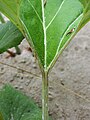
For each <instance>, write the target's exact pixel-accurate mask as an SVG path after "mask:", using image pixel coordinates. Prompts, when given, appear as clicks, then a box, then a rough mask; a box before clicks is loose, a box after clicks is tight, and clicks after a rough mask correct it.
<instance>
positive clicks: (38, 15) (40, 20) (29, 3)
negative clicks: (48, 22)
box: [28, 0, 43, 24]
mask: <svg viewBox="0 0 90 120" xmlns="http://www.w3.org/2000/svg"><path fill="white" fill-rule="evenodd" d="M28 2H29V4H30V5H31V7H32V8H33V10H34V12H35V13H36V15H37V17H38V19H39V20H40V22H41V23H42V24H43V22H42V20H41V18H40V16H39V14H38V12H37V11H36V9H35V7H34V6H33V5H32V3H31V2H30V1H29V0H28Z"/></svg>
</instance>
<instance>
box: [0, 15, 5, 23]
mask: <svg viewBox="0 0 90 120" xmlns="http://www.w3.org/2000/svg"><path fill="white" fill-rule="evenodd" d="M0 21H1V23H5V20H4V18H3V16H2V14H1V13H0Z"/></svg>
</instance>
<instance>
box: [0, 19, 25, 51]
mask: <svg viewBox="0 0 90 120" xmlns="http://www.w3.org/2000/svg"><path fill="white" fill-rule="evenodd" d="M23 38H24V37H23V35H22V33H21V32H20V31H19V30H18V28H17V27H16V26H15V25H14V24H13V23H11V22H10V21H9V22H7V23H3V24H0V53H3V52H5V51H6V50H8V49H9V48H12V47H15V46H17V45H19V44H20V43H21V41H22V40H23Z"/></svg>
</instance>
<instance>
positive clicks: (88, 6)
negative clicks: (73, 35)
mask: <svg viewBox="0 0 90 120" xmlns="http://www.w3.org/2000/svg"><path fill="white" fill-rule="evenodd" d="M80 2H81V3H82V4H83V6H84V10H83V13H84V14H83V18H82V20H81V22H80V25H79V27H78V30H80V29H81V28H82V27H83V26H84V25H85V24H86V23H87V22H89V21H90V0H80Z"/></svg>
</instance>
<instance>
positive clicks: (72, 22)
mask: <svg viewBox="0 0 90 120" xmlns="http://www.w3.org/2000/svg"><path fill="white" fill-rule="evenodd" d="M82 16H83V13H82V14H80V15H79V16H78V17H77V18H76V19H75V20H74V21H73V22H72V23H71V24H70V25H69V27H68V28H67V30H66V31H65V32H64V35H63V37H62V38H61V40H60V43H59V45H58V48H57V51H56V54H55V56H54V58H53V60H52V61H51V63H50V64H49V66H48V69H49V68H50V66H51V65H52V64H53V62H54V60H55V59H56V56H57V55H58V53H59V49H60V47H61V44H62V41H63V39H64V37H65V36H66V34H67V32H68V30H69V29H70V28H71V26H72V25H73V24H74V23H75V22H76V21H77V20H78V19H79V18H80V17H82ZM71 38H72V35H71V37H70V38H69V40H70V39H71ZM69 40H68V41H67V42H66V43H65V45H66V44H67V43H68V42H69ZM65 45H64V46H63V47H62V48H61V50H63V48H64V47H65Z"/></svg>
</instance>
